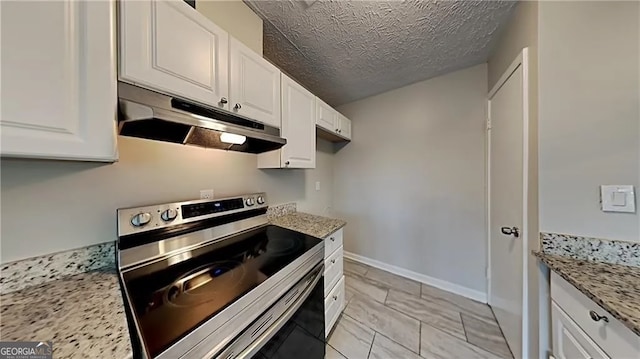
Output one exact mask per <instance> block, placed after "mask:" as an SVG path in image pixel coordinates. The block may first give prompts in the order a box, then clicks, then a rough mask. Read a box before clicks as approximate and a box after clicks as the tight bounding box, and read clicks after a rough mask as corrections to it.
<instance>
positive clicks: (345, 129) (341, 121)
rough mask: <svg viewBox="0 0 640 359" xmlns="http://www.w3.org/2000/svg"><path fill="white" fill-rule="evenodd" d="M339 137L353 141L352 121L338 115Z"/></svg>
mask: <svg viewBox="0 0 640 359" xmlns="http://www.w3.org/2000/svg"><path fill="white" fill-rule="evenodd" d="M337 131H338V136H342V137H344V138H346V139H347V140H350V139H351V120H349V119H348V118H346V117H345V116H344V115H343V114H341V113H338V126H337Z"/></svg>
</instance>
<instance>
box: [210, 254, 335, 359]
mask: <svg viewBox="0 0 640 359" xmlns="http://www.w3.org/2000/svg"><path fill="white" fill-rule="evenodd" d="M323 266H324V263H322V262H321V263H320V264H318V265H317V266H315V267H314V268H313V270H311V274H310V275H309V276H308V277H307V282H308V281H309V280H310V281H311V283H310V284H308V285H306V288H305V289H304V291H302V293H300V294H299V295H298V298H296V300H295V302H293V303H292V304H291V306H289V308H287V310H286V311H285V312H284V313H282V315H281V316H280V317H279V318H278V319H277V320H276V321H275V322H274V323H273V324H272V325H271V326H270V327H269V328H268V329H267V330H265V331H264V333H262V335H260V336H259V337H258V338H257V339H256V340H254V341H253V342H252V343H251V344H250V345H249V346H248V347H246V348H245V349H244V350H242V351H241V352H240V353H239V354H237V355H234V353H233V352H234V350H233V346H234V344H235V343H236V342H237V340H239V339H240V338H238V339H237V340H236V341H234V342H232V343H231V344H230V345H229V346H228V347H227V349H226V350H224V351H222V353H221V354H220V355H218V356H216V357H215V358H216V359H244V358H251V356H253V355H254V354H255V353H257V352H258V351H259V350H260V349H261V348H262V346H263V345H264V344H266V343H267V342H268V341H269V340H270V339H271V338H272V337H273V336H274V335H275V334H276V333H277V332H278V330H280V329H281V328H282V327H283V326H284V325H285V324H286V323H287V321H288V320H289V319H291V317H293V315H294V314H295V313H296V311H298V309H299V308H300V306H302V303H304V301H305V300H307V298H309V295H311V292H312V291H313V289H314V288H315V286H316V284H318V281H319V280H320V278H322V275H323V274H324V271H323ZM295 289H296V287H293V288H291V290H290V291H293V290H295ZM285 296H286V294H285ZM280 300H284V296H283V297H282V299H280ZM287 300H289V301H290V300H291V299H290V298H288V299H287ZM261 318H262V317H261Z"/></svg>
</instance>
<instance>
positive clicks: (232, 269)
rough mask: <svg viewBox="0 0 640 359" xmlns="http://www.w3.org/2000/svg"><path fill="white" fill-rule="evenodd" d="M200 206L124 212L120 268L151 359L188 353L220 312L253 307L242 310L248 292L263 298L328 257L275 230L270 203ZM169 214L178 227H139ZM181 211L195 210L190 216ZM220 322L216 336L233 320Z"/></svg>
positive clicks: (301, 238) (310, 240)
mask: <svg viewBox="0 0 640 359" xmlns="http://www.w3.org/2000/svg"><path fill="white" fill-rule="evenodd" d="M254 196H255V197H257V196H261V197H262V198H264V194H259V195H254ZM245 197H246V196H245ZM195 202H198V203H196V204H194V203H191V202H189V203H186V204H171V205H160V206H157V207H158V208H157V209H155V210H154V209H153V207H144V208H137V209H125V210H119V211H118V215H119V219H120V222H119V231H120V233H121V235H120V237H119V240H118V255H119V263H118V264H119V269H120V273H121V278H122V282H123V287H124V289H125V293H126V298H127V301H128V304H129V307H130V313H129V314H130V317H131V319H132V321H133V322H134V324H135V328H134V329H135V330H134V331H133V332H137V333H138V336H139V338H138V339H139V340H140V343H141V349H142V351H143V352H144V355H146V356H147V357H153V358H156V357H176V356H175V355H177V354H176V353H183V354H185V353H187V352H188V351H189V350H191V349H192V347H193V346H194V345H196V344H198V343H200V342H201V341H202V340H203V339H204V338H205V337H207V336H208V335H209V334H210V333H203V331H204V329H202V328H203V327H205V326H207V325H209V323H210V322H211V321H216V320H217V319H218V317H217V316H218V314H220V313H222V312H229V313H239V312H240V311H241V310H242V309H244V307H246V304H243V305H238V306H237V308H236V307H235V306H233V304H234V303H235V302H237V301H239V300H241V299H242V298H244V297H245V296H247V295H248V294H251V296H254V294H253V293H256V294H255V295H256V296H257V297H259V293H261V292H265V291H266V290H267V289H268V287H269V286H273V285H275V284H277V283H278V282H277V281H280V280H281V279H278V280H277V281H276V279H274V281H269V279H270V278H272V277H274V276H276V275H281V274H280V273H281V272H283V271H284V270H285V269H286V270H293V269H295V268H296V267H298V266H299V265H300V264H301V263H302V262H304V261H306V260H307V259H305V258H307V257H309V256H310V255H311V253H310V252H311V250H312V249H313V253H314V256H315V255H316V254H315V252H318V253H319V254H318V255H319V257H318V258H319V259H320V258H322V252H323V250H322V249H321V248H320V247H322V246H323V245H322V240H320V239H318V238H314V237H311V236H307V235H304V234H302V233H299V232H295V231H291V230H287V229H284V228H281V227H277V226H271V225H269V224H268V221H267V219H266V215H265V212H266V205H264V206H263V207H262V208H260V209H258V210H256V208H255V207H253V208H245V207H244V206H245V204H246V203H251V202H250V201H246V198H242V199H241V201H240V200H234V199H225V200H220V201H217V202H218V203H222V205H220V206H218V205H215V204H208V203H199V202H202V201H195ZM224 203H227V207H228V208H227V209H225V207H224ZM254 203H257V202H254ZM241 204H242V206H243V208H239V207H240V205H241ZM221 206H222V208H223V209H225V210H223V209H220V208H221ZM163 208H174V209H176V211H177V214H176V219H175V220H177V222H176V223H175V224H166V223H164V222H165V221H162V218H160V219H159V220H160V221H162V222H157V221H156V222H154V218H151V219H150V220H149V221H148V222H147V224H146V225H144V226H142V227H141V228H138V229H136V228H133V227H136V226H137V225H138V224H139V223H141V222H140V218H139V214H140V213H162V212H163ZM181 208H187V209H188V211H189V216H187V217H189V218H186V219H185V218H184V213H182V212H181V210H180V209H181ZM195 208H197V212H196V211H195ZM195 214H197V216H196V215H195ZM143 217H145V218H144V219H145V220H146V219H148V218H146V217H147V216H143ZM134 219H135V220H134ZM149 225H151V226H152V227H146V226H149ZM120 226H124V227H125V228H124V230H122V229H123V228H122V227H120ZM122 233H127V234H125V235H122ZM297 263H300V264H297ZM313 265H314V266H315V265H317V263H313ZM289 268H290V269H289ZM266 282H269V283H271V282H273V283H271V284H269V285H267V283H266ZM293 283H295V281H294V282H292V285H293ZM262 284H264V285H265V286H266V287H265V286H262ZM273 300H277V298H273ZM259 314H260V313H255V315H259ZM219 318H221V319H220V324H216V325H213V324H212V325H211V328H212V330H214V331H215V330H216V329H218V328H220V327H221V325H223V324H225V323H226V322H227V321H228V319H226V320H223V319H224V318H223V317H219ZM205 324H207V325H205ZM246 324H247V323H245V325H246ZM235 329H238V330H241V329H242V328H234V330H235ZM205 334H206V335H205ZM192 337H193V338H194V339H191V338H192ZM141 354H142V353H141ZM179 355H182V354H179ZM141 356H142V355H141Z"/></svg>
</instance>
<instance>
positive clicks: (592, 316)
mask: <svg viewBox="0 0 640 359" xmlns="http://www.w3.org/2000/svg"><path fill="white" fill-rule="evenodd" d="M551 323H552V326H551V331H552V345H553V354H554V356H555V357H556V358H559V359H579V358H593V359H597V358H625V359H640V336H638V335H636V334H635V333H633V332H632V331H631V330H630V329H629V328H627V327H626V326H625V325H624V324H622V323H621V322H620V321H619V320H617V319H616V318H614V317H613V316H612V315H611V314H609V313H608V312H607V311H605V310H604V309H602V308H601V307H600V306H599V305H597V304H596V303H595V302H593V301H592V300H591V299H589V298H588V297H587V296H585V295H584V294H582V293H581V292H580V291H578V289H576V288H575V287H574V286H572V285H571V284H570V283H568V282H567V281H565V280H564V279H563V278H561V277H560V276H559V275H557V274H555V273H551Z"/></svg>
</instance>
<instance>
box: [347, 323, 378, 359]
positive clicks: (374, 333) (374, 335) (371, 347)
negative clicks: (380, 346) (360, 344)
mask: <svg viewBox="0 0 640 359" xmlns="http://www.w3.org/2000/svg"><path fill="white" fill-rule="evenodd" d="M376 334H378V332H376V331H375V330H374V331H373V339H372V340H371V345H370V346H369V354H367V359H369V357H371V350H372V349H373V342H375V341H376ZM347 359H349V358H347Z"/></svg>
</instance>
